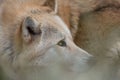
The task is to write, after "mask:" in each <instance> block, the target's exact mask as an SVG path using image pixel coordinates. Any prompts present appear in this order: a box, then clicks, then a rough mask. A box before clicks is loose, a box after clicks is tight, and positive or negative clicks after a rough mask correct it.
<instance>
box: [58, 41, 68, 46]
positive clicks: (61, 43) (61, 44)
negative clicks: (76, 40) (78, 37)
mask: <svg viewBox="0 0 120 80" xmlns="http://www.w3.org/2000/svg"><path fill="white" fill-rule="evenodd" d="M57 45H59V46H61V47H66V46H67V45H66V42H65V41H64V40H61V41H59V42H58V43H57Z"/></svg>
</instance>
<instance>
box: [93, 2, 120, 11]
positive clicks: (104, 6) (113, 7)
mask: <svg viewBox="0 0 120 80" xmlns="http://www.w3.org/2000/svg"><path fill="white" fill-rule="evenodd" d="M107 9H116V10H119V9H120V5H115V4H108V5H103V6H100V7H98V8H96V9H95V11H104V10H107Z"/></svg>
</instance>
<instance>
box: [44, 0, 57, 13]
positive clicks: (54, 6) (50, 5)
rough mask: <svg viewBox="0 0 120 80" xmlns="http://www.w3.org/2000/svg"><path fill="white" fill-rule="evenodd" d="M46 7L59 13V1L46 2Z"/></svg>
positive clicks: (47, 0)
mask: <svg viewBox="0 0 120 80" xmlns="http://www.w3.org/2000/svg"><path fill="white" fill-rule="evenodd" d="M44 6H49V7H50V8H52V9H53V10H54V12H55V13H58V1H57V0H46V2H45V4H44Z"/></svg>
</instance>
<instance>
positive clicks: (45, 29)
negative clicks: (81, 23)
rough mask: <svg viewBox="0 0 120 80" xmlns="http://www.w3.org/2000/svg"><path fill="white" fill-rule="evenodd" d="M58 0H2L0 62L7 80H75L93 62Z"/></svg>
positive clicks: (0, 6) (0, 8) (0, 13)
mask: <svg viewBox="0 0 120 80" xmlns="http://www.w3.org/2000/svg"><path fill="white" fill-rule="evenodd" d="M58 3H60V2H59V1H57V0H1V3H0V66H1V67H2V69H3V71H4V74H5V75H6V77H7V80H9V79H10V80H54V79H55V80H74V79H75V77H76V76H77V75H78V74H80V73H83V72H86V71H87V70H89V69H90V67H91V66H92V65H93V63H94V60H93V56H92V55H91V54H89V53H88V52H86V51H85V50H83V49H81V48H79V47H78V46H77V45H76V44H75V43H74V42H73V37H72V34H71V32H70V29H69V27H68V24H67V23H65V22H66V21H65V20H64V19H62V18H61V17H62V16H59V15H58V14H60V13H59V12H58V9H59V10H60V7H59V4H58Z"/></svg>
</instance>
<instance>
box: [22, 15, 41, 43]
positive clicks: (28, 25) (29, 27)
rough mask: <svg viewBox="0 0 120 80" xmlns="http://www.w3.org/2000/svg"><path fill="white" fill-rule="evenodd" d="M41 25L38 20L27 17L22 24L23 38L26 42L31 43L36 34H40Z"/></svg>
mask: <svg viewBox="0 0 120 80" xmlns="http://www.w3.org/2000/svg"><path fill="white" fill-rule="evenodd" d="M40 34H41V30H40V25H39V24H38V22H37V21H36V20H34V19H33V18H31V17H27V18H26V19H25V20H24V22H23V24H22V38H23V40H24V41H25V42H27V43H29V42H30V41H31V40H33V38H34V36H36V35H40Z"/></svg>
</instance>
